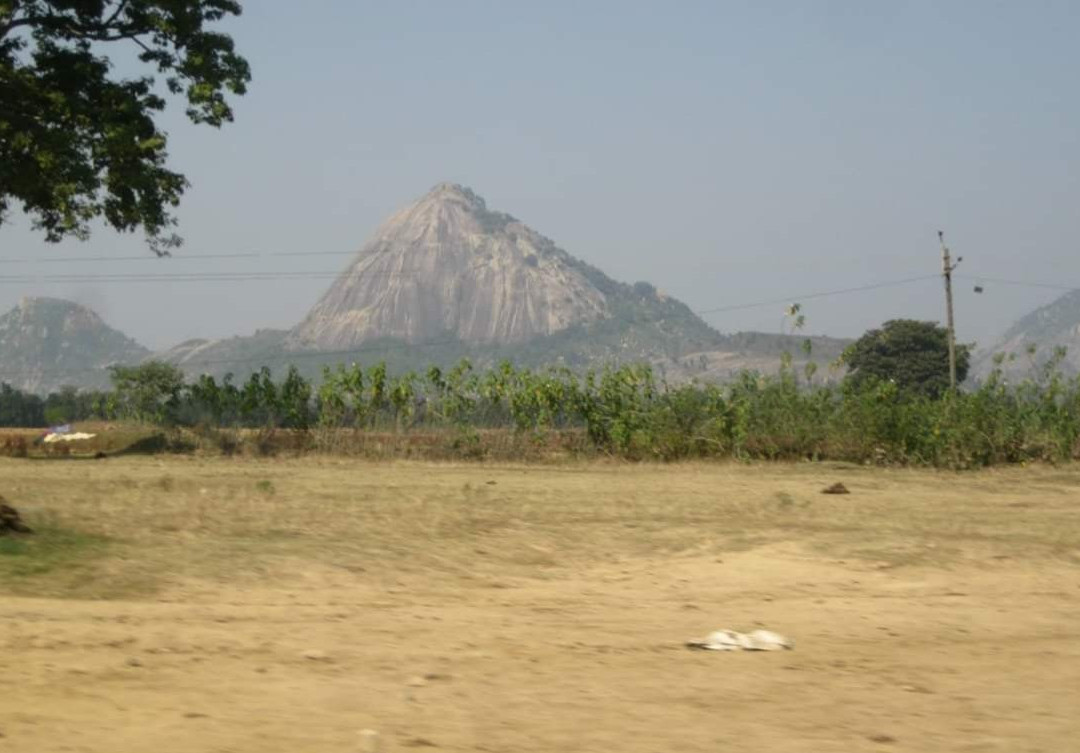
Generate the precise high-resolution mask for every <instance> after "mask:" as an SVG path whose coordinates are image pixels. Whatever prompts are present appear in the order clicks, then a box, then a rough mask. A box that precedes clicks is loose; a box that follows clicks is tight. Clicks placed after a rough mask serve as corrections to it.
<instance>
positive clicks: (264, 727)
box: [0, 455, 1080, 753]
mask: <svg viewBox="0 0 1080 753" xmlns="http://www.w3.org/2000/svg"><path fill="white" fill-rule="evenodd" d="M0 479H2V489H0V491H2V492H3V493H4V495H5V496H6V497H7V498H8V499H9V500H10V501H11V502H12V503H13V504H15V505H17V506H19V508H20V509H21V510H22V512H23V513H24V515H25V517H26V518H27V521H28V522H29V523H30V524H31V525H33V526H34V527H35V529H37V530H38V534H37V535H35V536H33V537H28V538H24V539H17V540H16V539H7V540H4V541H0V592H2V593H4V594H6V595H5V596H2V597H0V615H2V617H0V673H2V674H3V676H4V677H5V678H6V680H7V684H8V687H18V688H19V692H18V693H17V694H15V695H14V696H12V695H7V696H5V697H4V698H3V699H2V700H0V734H2V735H3V737H0V750H3V751H20V753H21V752H24V751H35V752H36V751H43V752H44V751H54V750H62V749H65V746H67V748H66V749H69V750H79V751H94V752H95V753H96V752H98V751H101V753H105V752H106V751H108V753H129V752H130V753H136V751H138V752H139V753H141V752H142V751H145V750H149V749H154V750H157V751H159V752H160V753H174V752H176V753H179V752H180V751H196V750H198V751H203V750H220V751H226V750H228V751H245V752H246V751H252V752H254V751H259V752H260V753H264V752H275V751H281V752H282V753H284V751H296V750H304V751H312V752H313V753H322V752H323V751H326V752H327V753H329V752H330V751H343V752H344V753H351V752H352V751H354V750H356V749H357V739H356V731H357V730H358V729H360V728H373V729H378V730H380V732H381V734H382V736H383V742H384V749H385V750H387V751H394V750H399V749H401V750H403V749H407V748H409V747H423V746H426V745H427V744H432V745H434V746H437V747H438V748H439V749H446V750H475V751H481V750H487V751H536V752H537V753H539V752H540V751H614V750H619V751H628V752H633V753H638V752H640V753H644V751H657V750H679V751H715V750H729V749H730V750H769V751H805V752H807V753H809V752H811V751H812V752H813V753H828V752H829V751H836V752H837V753H839V752H840V751H844V752H845V753H847V752H849V751H863V750H867V751H869V750H885V749H895V750H911V751H939V750H940V751H970V752H972V753H975V752H976V751H1010V753H1011V752H1012V751H1024V750H1030V751H1035V750H1043V751H1065V750H1070V749H1071V746H1072V745H1073V744H1074V742H1075V739H1077V735H1078V734H1080V722H1077V721H1076V719H1075V708H1077V706H1078V705H1080V690H1078V689H1080V661H1078V660H1080V628H1078V627H1077V625H1078V618H1080V587H1078V581H1080V579H1078V577H1077V576H1078V575H1080V567H1078V566H1080V469H1077V468H1073V467H1065V468H1051V467H1040V468H1015V467H1014V468H1008V469H1003V470H992V471H983V472H979V473H969V474H952V473H941V472H929V471H923V470H918V471H916V470H906V469H904V470H900V469H897V470H882V469H867V468H860V467H855V466H846V465H828V464H800V465H774V464H771V465H735V464H729V465H723V464H721V465H718V464H708V465H706V464H680V465H667V466H653V465H627V464H622V463H609V464H603V463H589V464H584V463H580V464H578V463H568V464H562V465H550V466H536V465H495V464H475V463H472V464H451V463H446V464H433V463H409V462H394V463H373V462H360V461H355V460H347V459H342V458H332V457H326V456H310V457H306V458H302V459H288V460H272V459H265V460H256V459H250V458H244V459H232V460H230V459H224V458H207V457H199V456H196V455H191V456H168V457H165V456H157V457H130V458H109V459H107V460H99V461H93V460H86V461H75V460H69V461H62V460H14V459H3V458H0ZM837 480H842V481H844V483H845V484H846V485H847V486H848V487H849V488H850V489H851V491H852V494H850V495H843V496H826V495H822V494H820V489H821V488H823V487H824V486H826V485H827V484H829V483H832V482H834V481H837ZM759 625H763V626H765V627H769V628H771V629H775V630H780V631H781V632H784V633H786V634H788V635H790V636H791V637H792V638H794V640H795V641H796V650H795V651H794V652H791V653H784V654H776V655H774V654H765V655H752V654H750V655H723V654H708V653H703V654H699V653H693V652H689V651H686V650H685V649H684V648H683V647H682V642H683V641H684V640H686V639H688V638H692V637H696V636H698V635H700V634H703V633H707V632H709V631H710V630H712V629H715V628H720V627H731V628H736V629H740V628H753V627H757V626H759ZM305 654H306V655H307V656H306V657H305Z"/></svg>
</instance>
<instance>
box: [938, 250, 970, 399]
mask: <svg viewBox="0 0 1080 753" xmlns="http://www.w3.org/2000/svg"><path fill="white" fill-rule="evenodd" d="M938 240H939V241H941V268H942V271H943V275H944V277H945V314H946V323H947V326H948V329H949V388H950V389H951V390H952V391H953V392H956V325H955V323H954V321H953V305H952V273H953V270H954V269H956V268H957V267H958V266H959V265H960V262H962V261H963V260H964V257H962V256H958V257H956V263H955V264H953V263H952V262H950V261H949V247H948V246H946V245H945V233H943V232H942V231H940V230H938Z"/></svg>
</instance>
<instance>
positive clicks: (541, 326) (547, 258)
mask: <svg viewBox="0 0 1080 753" xmlns="http://www.w3.org/2000/svg"><path fill="white" fill-rule="evenodd" d="M642 292H647V293H648V294H649V295H651V296H655V291H652V290H648V291H642ZM636 297H641V296H640V295H638V296H635V295H634V293H633V291H632V290H631V289H630V288H628V287H626V286H619V285H618V284H617V283H615V282H614V281H612V280H611V279H610V278H608V277H607V276H606V275H604V274H603V273H601V272H599V271H598V270H595V269H591V268H589V267H587V266H586V265H585V264H583V263H581V262H580V261H578V260H576V259H574V258H573V257H571V256H570V255H569V254H567V253H566V252H565V251H563V250H561V249H559V248H558V247H556V246H555V244H554V243H552V242H551V241H550V240H548V239H547V238H545V237H544V236H542V235H540V234H539V233H537V232H536V231H534V230H533V229H532V228H530V227H528V226H527V225H525V224H523V223H521V222H520V221H518V220H516V219H514V218H513V217H511V216H510V215H508V214H504V213H502V212H494V211H491V210H489V209H488V208H487V204H486V203H485V202H484V200H483V199H482V198H480V197H479V196H477V195H476V194H475V193H473V192H472V191H471V190H469V189H468V188H464V187H462V186H459V185H455V184H452V183H440V184H439V185H437V186H435V188H433V189H432V190H431V191H430V192H429V193H428V194H427V195H426V196H424V197H423V198H421V199H420V200H419V201H417V202H415V203H413V204H412V205H410V206H408V207H406V208H405V209H403V210H401V211H400V212H397V213H396V214H394V215H393V216H392V217H390V219H388V220H387V221H386V222H384V223H383V224H382V225H381V226H380V227H379V228H378V230H376V231H375V234H374V237H372V239H371V240H370V241H369V242H368V243H367V245H365V246H364V247H363V249H362V250H361V251H360V253H359V254H357V256H356V259H355V260H354V261H353V263H352V264H351V265H350V267H349V268H348V269H347V270H345V272H344V273H342V275H341V276H340V277H339V278H338V279H337V281H335V282H334V284H333V285H332V286H331V287H330V289H329V290H328V291H327V292H326V294H325V295H323V297H322V298H321V299H320V300H319V301H318V303H316V304H315V306H314V307H313V308H312V309H311V311H310V312H309V313H308V315H307V318H305V319H304V321H303V322H301V323H300V324H299V325H298V326H297V327H296V328H295V329H294V330H293V331H292V333H291V336H290V339H289V343H290V345H291V346H292V347H293V348H296V349H314V350H335V349H341V348H353V347H356V346H358V345H360V344H362V343H364V342H368V341H370V340H373V339H376V338H396V339H400V340H403V341H405V342H407V343H411V344H417V343H427V342H431V341H433V340H445V339H447V338H453V339H455V340H457V341H459V342H461V343H464V344H466V345H490V344H507V343H522V342H526V341H529V340H533V339H535V338H538V337H545V336H548V335H553V334H555V333H557V332H562V331H564V330H567V329H569V328H571V327H574V326H586V325H589V324H593V323H596V322H598V321H601V320H605V319H611V318H612V317H613V316H614V315H615V314H616V311H615V308H616V306H617V305H618V303H619V302H620V301H621V299H627V298H636Z"/></svg>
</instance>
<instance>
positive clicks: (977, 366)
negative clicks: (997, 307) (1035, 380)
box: [971, 290, 1080, 381]
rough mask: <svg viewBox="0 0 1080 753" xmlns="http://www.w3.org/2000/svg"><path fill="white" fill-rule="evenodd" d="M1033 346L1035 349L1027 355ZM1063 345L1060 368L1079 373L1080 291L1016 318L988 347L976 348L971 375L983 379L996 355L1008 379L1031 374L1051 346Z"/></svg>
mask: <svg viewBox="0 0 1080 753" xmlns="http://www.w3.org/2000/svg"><path fill="white" fill-rule="evenodd" d="M1032 347H1034V349H1035V352H1034V353H1033V354H1029V350H1030V349H1031V348H1032ZM1058 347H1064V348H1066V356H1065V360H1064V361H1063V362H1062V364H1061V370H1062V371H1063V372H1064V373H1066V374H1070V375H1071V374H1077V373H1080V290H1073V291H1071V292H1068V293H1066V294H1065V295H1063V296H1061V297H1060V298H1058V299H1057V300H1055V301H1052V302H1051V303H1049V304H1047V305H1046V306H1042V307H1040V308H1038V309H1035V310H1034V311H1032V312H1031V313H1030V314H1027V315H1026V316H1024V317H1022V318H1021V319H1019V320H1018V321H1017V322H1016V323H1015V324H1013V326H1012V327H1010V328H1009V329H1008V331H1006V332H1005V334H1004V335H1002V336H1001V338H1000V339H999V340H998V341H997V342H996V343H994V344H993V345H992V346H990V347H989V348H984V349H982V350H980V351H979V352H978V353H977V354H976V356H975V360H974V363H973V364H972V369H971V372H972V373H971V378H972V379H974V380H976V381H978V380H981V379H985V378H986V377H987V375H989V374H990V372H991V371H993V369H994V368H995V363H994V361H995V358H994V356H995V355H996V354H1000V355H1001V356H1003V360H1002V361H1001V369H1002V371H1003V372H1004V373H1005V375H1006V376H1007V377H1009V378H1010V379H1013V380H1016V379H1023V378H1025V377H1029V376H1033V375H1034V373H1035V372H1036V371H1037V370H1038V369H1039V367H1040V366H1041V365H1042V364H1044V363H1045V362H1046V361H1047V359H1049V358H1050V357H1051V356H1052V354H1053V352H1054V349H1055V348H1058Z"/></svg>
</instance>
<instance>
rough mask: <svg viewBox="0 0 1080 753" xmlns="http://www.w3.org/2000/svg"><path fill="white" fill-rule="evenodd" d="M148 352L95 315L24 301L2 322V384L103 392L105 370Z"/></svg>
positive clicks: (62, 304)
mask: <svg viewBox="0 0 1080 753" xmlns="http://www.w3.org/2000/svg"><path fill="white" fill-rule="evenodd" d="M148 355H150V351H149V350H147V349H146V348H144V347H143V346H142V345H140V344H139V343H137V342H135V341H134V340H132V339H131V338H130V337H128V336H127V335H125V334H123V333H122V332H119V331H117V330H115V329H113V328H112V327H110V326H109V325H107V324H106V323H105V322H104V321H102V319H101V317H100V316H98V315H97V314H96V313H94V312H93V311H91V310H90V309H88V308H86V307H85V306H80V305H79V304H77V303H72V302H71V301H65V300H61V299H58V298H23V299H22V300H21V301H20V302H19V304H18V305H17V306H16V307H15V308H13V309H11V310H10V311H8V312H7V313H6V314H4V315H3V316H0V382H6V383H8V384H10V385H11V386H12V387H16V388H18V389H22V390H26V391H28V392H40V393H44V392H50V391H53V390H57V389H59V388H60V387H62V386H65V385H73V386H78V387H83V388H103V387H106V386H108V384H109V373H108V371H107V368H108V367H109V366H112V365H114V364H132V363H138V362H139V361H140V360H142V359H143V358H145V357H147V356H148Z"/></svg>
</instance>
